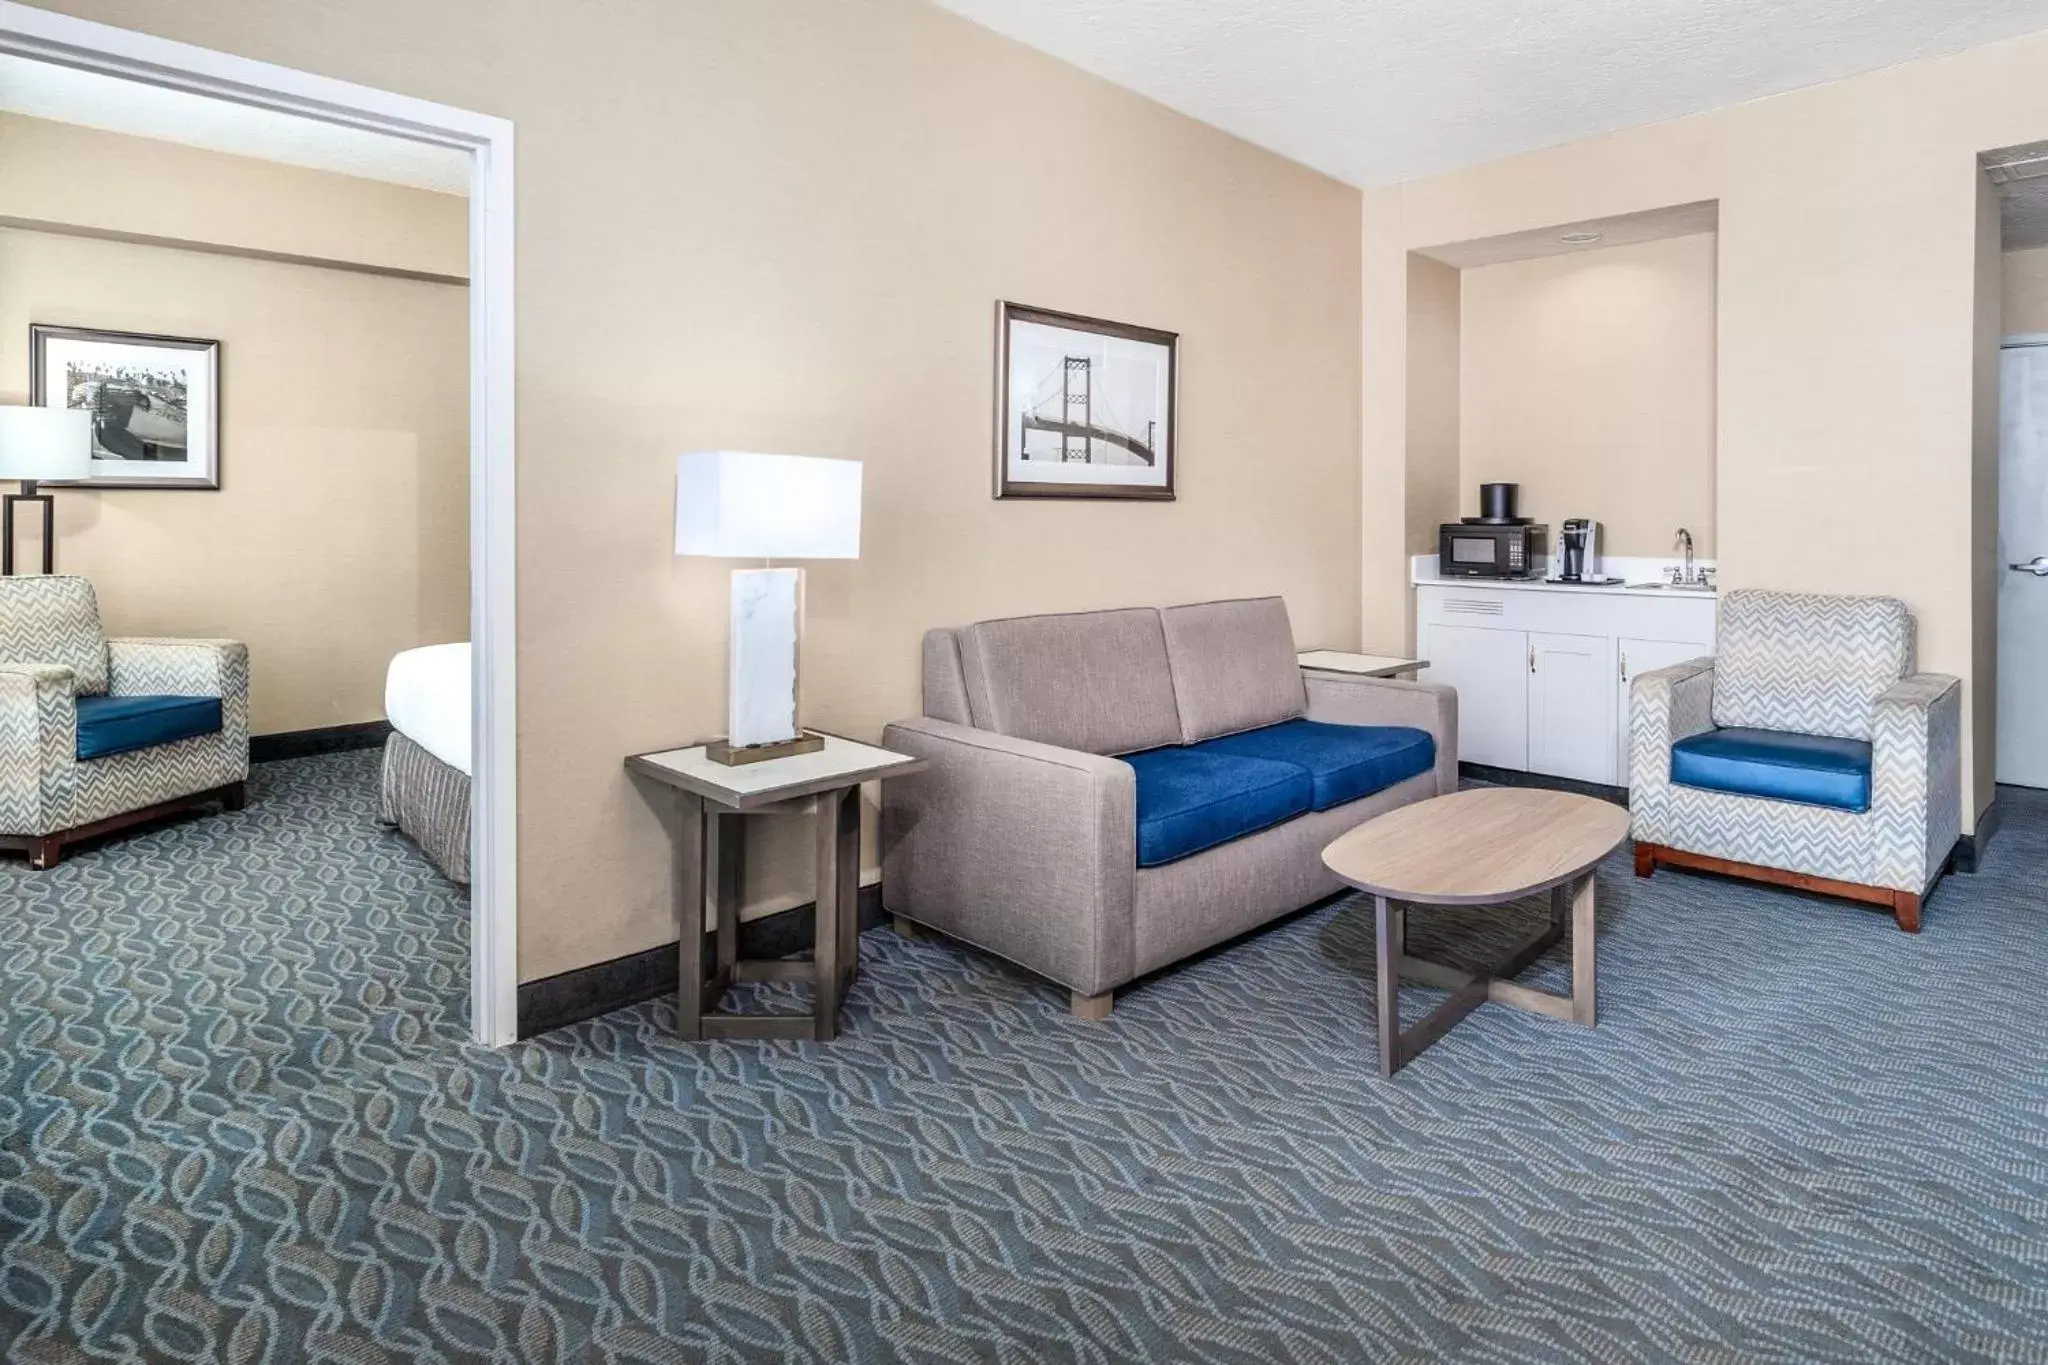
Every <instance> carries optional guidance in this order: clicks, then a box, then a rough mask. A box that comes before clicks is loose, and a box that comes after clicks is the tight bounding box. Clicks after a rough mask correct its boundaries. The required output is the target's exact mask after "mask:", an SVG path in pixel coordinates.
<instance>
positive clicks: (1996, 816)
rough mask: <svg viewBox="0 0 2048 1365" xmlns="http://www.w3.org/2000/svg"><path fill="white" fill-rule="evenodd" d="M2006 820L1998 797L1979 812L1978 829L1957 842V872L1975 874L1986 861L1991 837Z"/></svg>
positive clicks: (2003, 808)
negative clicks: (1985, 856)
mask: <svg viewBox="0 0 2048 1365" xmlns="http://www.w3.org/2000/svg"><path fill="white" fill-rule="evenodd" d="M2004 819H2005V807H2003V806H2001V805H1999V804H1998V798H1997V797H1996V796H1994V797H1992V798H1991V804H1990V805H1988V806H1986V807H1985V808H1984V809H1983V810H1981V811H1979V812H1977V828H1976V829H1975V830H1974V831H1973V832H1971V833H1969V834H1965V835H1964V836H1963V837H1962V838H1960V839H1958V840H1956V857H1955V863H1956V871H1958V872H1962V873H1965V874H1968V873H1973V872H1975V871H1976V870H1977V869H1978V867H1979V866H1981V865H1982V864H1983V861H1984V850H1985V848H1986V847H1987V846H1988V845H1989V844H1990V843H1991V836H1993V835H1994V834H1996V833H1998V826H1999V823H2000V822H2001V821H2003V820H2004Z"/></svg>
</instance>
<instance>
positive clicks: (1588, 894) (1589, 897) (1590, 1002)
mask: <svg viewBox="0 0 2048 1365" xmlns="http://www.w3.org/2000/svg"><path fill="white" fill-rule="evenodd" d="M1593 921H1594V913H1593V874H1592V873H1590V872H1588V873H1587V874H1586V876H1585V880H1583V881H1581V882H1580V883H1579V884H1578V885H1577V886H1576V887H1574V888H1572V1022H1573V1023H1575V1024H1584V1025H1585V1026H1586V1027H1588V1028H1591V1027H1593V1025H1594V1023H1595V1022H1596V1021H1597V1019H1598V1018H1599V1008H1598V1003H1597V999H1596V994H1595V992H1596V989H1597V983H1596V981H1595V975H1596V973H1595V966H1594V956H1593V948H1594V944H1593V937H1594V932H1595V931H1594V925H1593Z"/></svg>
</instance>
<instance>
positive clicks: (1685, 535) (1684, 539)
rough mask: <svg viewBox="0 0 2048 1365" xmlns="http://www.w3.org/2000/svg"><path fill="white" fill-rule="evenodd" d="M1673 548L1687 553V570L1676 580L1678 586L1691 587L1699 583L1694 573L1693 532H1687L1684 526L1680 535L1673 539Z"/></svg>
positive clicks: (1679, 530)
mask: <svg viewBox="0 0 2048 1365" xmlns="http://www.w3.org/2000/svg"><path fill="white" fill-rule="evenodd" d="M1671 548H1672V549H1674V550H1683V551H1685V569H1684V571H1683V572H1681V573H1680V574H1679V575H1678V578H1677V580H1676V582H1677V583H1678V585H1679V586H1680V587H1689V586H1691V585H1692V584H1694V583H1697V582H1699V579H1697V578H1695V577H1694V576H1693V572H1692V532H1690V531H1688V530H1686V529H1685V528H1684V527H1683V526H1681V527H1679V528H1678V535H1677V536H1676V537H1674V538H1673V539H1672V542H1671Z"/></svg>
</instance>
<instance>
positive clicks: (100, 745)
mask: <svg viewBox="0 0 2048 1365" xmlns="http://www.w3.org/2000/svg"><path fill="white" fill-rule="evenodd" d="M220 728H221V715H220V698H219V697H80V698H79V699H78V757H79V758H80V759H88V758H105V757H107V756H108V755H109V754H125V753H127V752H129V751H130V750H133V749H149V748H153V747H155V746H156V745H159V744H169V743H171V742H173V741H174V740H180V739H191V738H193V737H194V736H195V735H211V734H216V733H218V732H219V730H220Z"/></svg>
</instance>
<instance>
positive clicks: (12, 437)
mask: <svg viewBox="0 0 2048 1365" xmlns="http://www.w3.org/2000/svg"><path fill="white" fill-rule="evenodd" d="M91 473H92V414H91V413H90V412H88V411H86V410H85V409H84V408H40V407H0V480H4V479H12V480H14V481H15V482H17V483H19V484H20V485H21V488H20V490H19V491H17V492H13V493H9V494H7V495H6V496H5V497H0V575H6V574H12V573H13V572H14V518H15V516H16V515H17V513H19V511H20V510H21V509H22V508H23V507H35V508H39V509H40V510H41V511H42V514H43V572H44V573H55V572H56V571H57V515H56V505H55V504H54V503H52V502H51V500H50V495H49V494H48V493H42V492H38V491H37V489H36V485H37V484H39V483H51V482H57V481H60V480H65V479H83V478H86V477H88V476H89V475H91Z"/></svg>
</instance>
